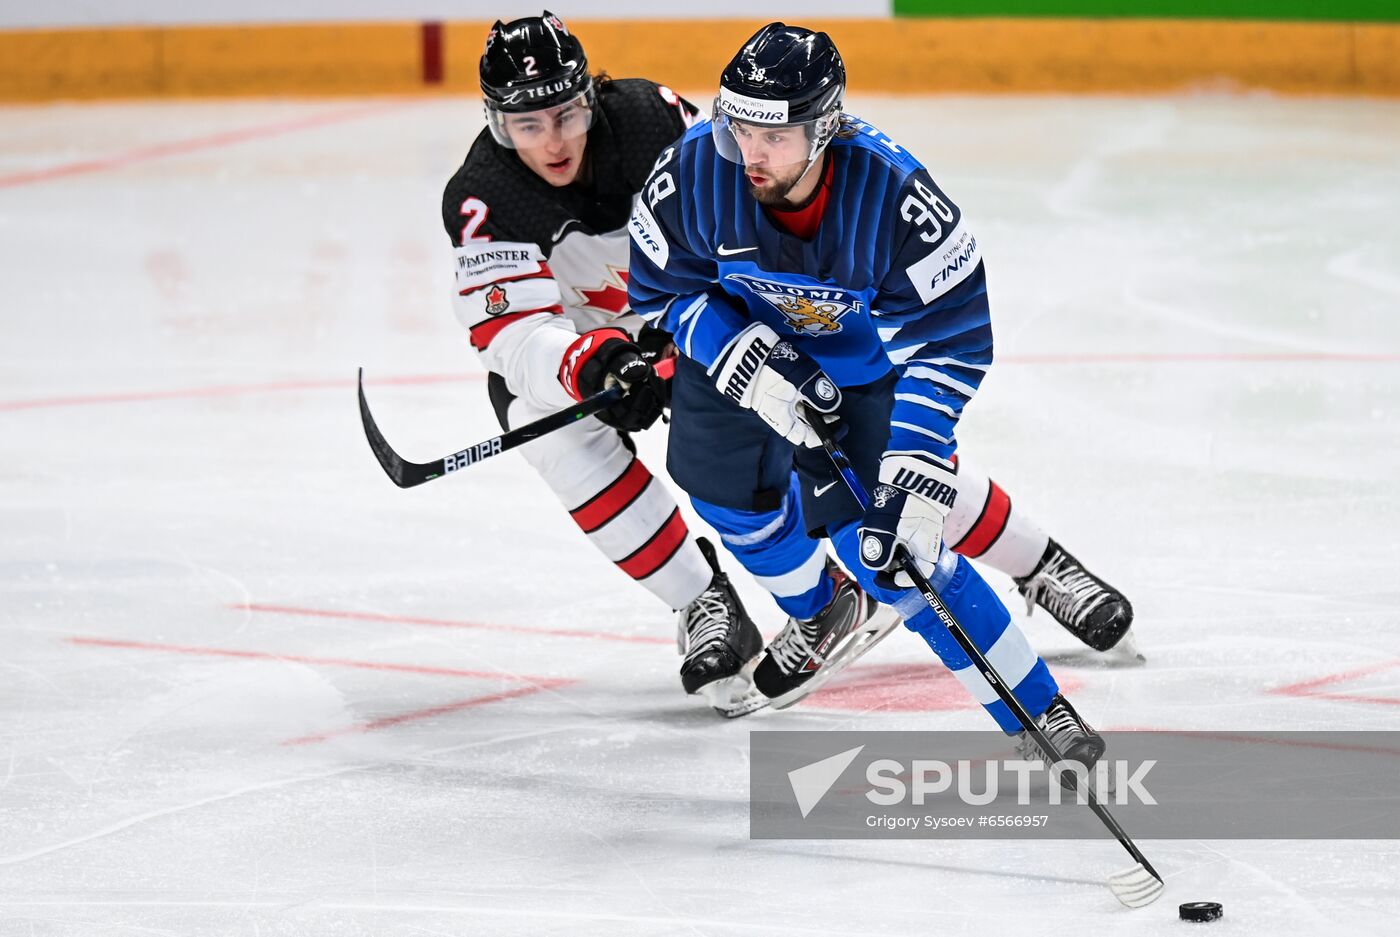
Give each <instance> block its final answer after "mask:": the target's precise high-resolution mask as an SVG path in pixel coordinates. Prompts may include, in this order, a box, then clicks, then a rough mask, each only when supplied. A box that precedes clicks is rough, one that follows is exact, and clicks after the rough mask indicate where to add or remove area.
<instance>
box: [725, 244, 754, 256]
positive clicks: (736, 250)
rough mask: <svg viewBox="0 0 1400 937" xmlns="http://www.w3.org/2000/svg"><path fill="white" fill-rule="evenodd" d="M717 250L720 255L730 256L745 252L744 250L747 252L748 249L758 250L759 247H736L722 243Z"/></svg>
mask: <svg viewBox="0 0 1400 937" xmlns="http://www.w3.org/2000/svg"><path fill="white" fill-rule="evenodd" d="M715 250H716V251H717V252H718V253H719V255H720V256H721V257H729V256H732V255H734V254H742V253H744V252H746V251H756V250H758V248H757V247H734V248H729V247H725V246H724V245H723V244H721V245H720V246H719V247H717V248H715Z"/></svg>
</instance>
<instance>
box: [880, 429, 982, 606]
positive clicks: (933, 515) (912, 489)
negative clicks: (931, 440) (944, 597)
mask: <svg viewBox="0 0 1400 937" xmlns="http://www.w3.org/2000/svg"><path fill="white" fill-rule="evenodd" d="M957 496H958V489H957V476H956V475H954V474H953V472H952V471H951V470H949V469H947V468H945V467H944V466H943V465H940V464H939V463H937V462H933V461H930V460H928V459H922V458H919V457H918V456H914V455H894V454H892V453H888V452H887V453H885V455H884V457H883V458H882V459H880V482H879V484H877V485H876V486H875V490H874V491H873V492H871V499H870V508H869V510H867V511H866V512H865V517H864V518H863V519H862V520H861V524H860V559H861V562H862V563H864V564H865V565H866V567H867V568H868V569H873V570H877V571H880V575H879V576H877V577H876V580H875V581H876V582H877V583H879V584H880V585H882V586H885V587H886V588H888V587H890V586H892V585H893V586H904V587H908V586H912V585H913V584H914V583H913V581H912V580H910V578H909V577H908V576H907V575H905V574H904V573H896V574H893V575H892V574H890V573H889V568H890V566H892V565H893V564H894V561H895V548H896V547H897V546H903V547H904V549H905V550H906V551H907V552H908V554H909V555H910V556H911V557H913V560H914V563H915V564H916V565H917V566H918V569H919V572H921V573H923V574H924V576H930V575H932V574H933V565H934V564H935V563H937V562H938V550H939V544H940V543H941V542H942V540H943V521H944V519H945V518H947V516H948V512H949V511H951V510H952V509H953V502H954V501H955V500H956V499H957Z"/></svg>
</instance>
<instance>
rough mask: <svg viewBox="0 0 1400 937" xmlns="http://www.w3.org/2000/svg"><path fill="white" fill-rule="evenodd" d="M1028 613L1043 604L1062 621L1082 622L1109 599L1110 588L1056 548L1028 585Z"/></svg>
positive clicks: (1077, 623) (1025, 592)
mask: <svg viewBox="0 0 1400 937" xmlns="http://www.w3.org/2000/svg"><path fill="white" fill-rule="evenodd" d="M1021 594H1022V595H1024V596H1025V597H1026V614H1027V615H1029V614H1031V613H1032V612H1034V611H1035V606H1036V603H1037V602H1038V603H1040V605H1041V607H1043V608H1044V609H1045V610H1046V611H1047V612H1049V613H1050V614H1051V615H1053V616H1055V618H1056V619H1057V620H1059V621H1061V622H1064V623H1066V624H1069V625H1076V626H1077V625H1081V624H1083V623H1084V619H1085V618H1087V617H1088V615H1089V613H1090V612H1092V611H1093V610H1094V609H1096V608H1098V607H1099V606H1100V605H1102V604H1103V603H1104V602H1106V601H1108V591H1107V590H1106V589H1105V588H1104V587H1103V585H1102V584H1101V583H1100V582H1099V581H1098V580H1096V579H1095V578H1094V577H1093V576H1091V575H1090V574H1089V573H1088V571H1087V570H1085V569H1084V567H1083V566H1080V565H1079V564H1078V563H1077V562H1075V561H1074V560H1072V559H1070V558H1069V557H1068V556H1066V555H1065V554H1064V552H1063V551H1061V550H1056V551H1055V555H1054V556H1052V557H1051V558H1050V560H1049V562H1047V563H1046V564H1045V567H1044V568H1043V569H1042V570H1041V571H1040V572H1038V573H1036V574H1035V575H1034V576H1033V577H1031V579H1030V581H1029V582H1027V583H1026V584H1025V586H1023V587H1022V589H1021Z"/></svg>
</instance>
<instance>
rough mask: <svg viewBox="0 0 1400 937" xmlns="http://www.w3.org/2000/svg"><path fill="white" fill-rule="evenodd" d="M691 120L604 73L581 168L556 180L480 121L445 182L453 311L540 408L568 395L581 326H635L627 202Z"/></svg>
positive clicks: (652, 88)
mask: <svg viewBox="0 0 1400 937" xmlns="http://www.w3.org/2000/svg"><path fill="white" fill-rule="evenodd" d="M698 119H699V117H698V112H697V110H696V108H695V107H694V106H693V105H691V104H690V103H689V102H687V101H686V100H684V99H683V98H681V97H680V96H678V95H677V94H676V93H675V92H673V91H671V90H670V89H669V88H666V87H664V86H662V85H658V84H655V83H653V82H650V81H647V80H645V79H641V78H628V79H619V80H615V81H613V80H607V79H604V80H602V81H601V82H599V84H598V92H597V108H596V111H595V114H594V119H593V125H592V127H591V128H590V129H589V131H588V145H587V149H586V151H585V157H584V158H585V166H584V170H583V172H582V173H581V177H583V178H586V179H587V180H588V181H587V183H580V182H575V183H573V184H571V185H568V186H562V187H556V186H552V185H550V184H549V183H548V182H546V181H545V180H544V179H541V178H540V177H539V176H538V175H536V174H535V173H534V172H533V171H532V170H530V168H529V167H527V166H526V165H525V164H524V163H522V162H521V161H520V158H519V157H518V156H517V155H516V154H515V151H513V150H511V149H509V148H507V147H503V146H501V145H500V144H498V143H496V141H495V140H494V139H492V137H491V133H490V131H489V130H482V131H481V133H480V135H478V136H477V138H476V141H475V142H474V143H473V144H472V148H471V150H470V152H468V154H467V158H466V161H465V162H463V163H462V166H461V168H459V169H458V170H457V172H456V174H454V175H453V176H452V179H451V181H449V182H448V183H447V189H446V191H444V193H443V201H442V220H443V224H444V226H445V227H446V229H447V234H448V236H449V237H450V238H451V239H452V244H453V246H454V247H455V248H456V250H455V263H456V269H455V275H456V289H457V298H456V300H455V313H456V316H457V319H458V321H460V322H461V323H462V325H464V326H466V328H467V329H468V331H469V332H470V334H471V343H472V345H473V347H475V348H476V350H477V351H478V352H479V353H480V355H481V358H482V361H483V362H484V363H485V364H486V367H487V369H488V370H490V371H492V372H495V373H497V374H500V375H501V376H502V377H504V378H505V380H506V384H507V386H508V387H509V389H510V390H511V392H512V393H514V394H515V395H516V396H518V397H523V398H525V399H527V400H529V401H530V402H531V403H532V404H533V405H535V406H538V407H543V408H546V409H557V408H561V407H565V406H568V405H569V404H570V403H572V402H573V398H571V397H570V396H569V393H568V392H567V391H566V390H565V389H564V386H563V385H562V384H561V383H560V382H559V378H558V375H559V368H560V363H561V361H562V359H563V357H564V354H565V351H566V350H567V349H568V347H569V346H570V344H571V343H573V341H574V340H575V339H577V338H578V336H579V334H581V333H583V332H587V331H589V330H591V329H596V328H600V327H602V326H615V327H618V328H623V329H626V330H627V331H628V332H629V333H632V334H636V331H637V329H638V328H639V327H640V325H641V322H640V320H639V319H638V318H637V317H636V316H634V315H632V313H631V310H630V308H629V306H628V303H627V264H628V254H629V243H630V241H629V238H628V233H627V222H628V218H629V217H630V215H631V212H632V202H633V199H634V198H635V196H636V194H637V193H638V192H639V191H640V190H641V188H642V184H643V183H645V182H646V179H647V176H648V175H650V173H651V168H652V164H653V163H655V161H656V158H657V156H658V155H660V153H661V151H662V150H664V149H665V148H666V147H667V146H669V145H670V144H671V143H673V142H674V141H675V140H676V138H677V137H679V136H680V135H681V134H682V133H684V132H685V130H686V128H687V127H689V126H690V125H692V124H693V123H695V122H696V121H697V120H698Z"/></svg>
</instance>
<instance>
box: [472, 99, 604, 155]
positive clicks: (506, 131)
mask: <svg viewBox="0 0 1400 937" xmlns="http://www.w3.org/2000/svg"><path fill="white" fill-rule="evenodd" d="M593 113H594V97H593V89H592V88H591V87H590V88H589V89H588V90H586V91H584V92H583V93H581V94H579V95H578V96H577V97H575V98H573V99H572V100H569V101H565V102H564V103H563V104H556V105H554V106H553V107H544V108H540V109H539V110H534V111H503V110H501V109H500V107H498V106H497V105H496V103H495V102H494V101H492V100H490V99H487V101H486V123H487V125H488V126H489V127H490V128H491V136H493V137H495V138H496V142H497V143H499V144H500V145H501V146H505V147H509V148H510V149H512V150H529V149H533V148H535V147H538V146H546V145H548V144H550V143H553V142H555V141H557V140H569V139H572V138H574V137H581V136H583V135H584V134H585V133H587V132H588V131H589V128H591V127H592V126H593Z"/></svg>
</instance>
